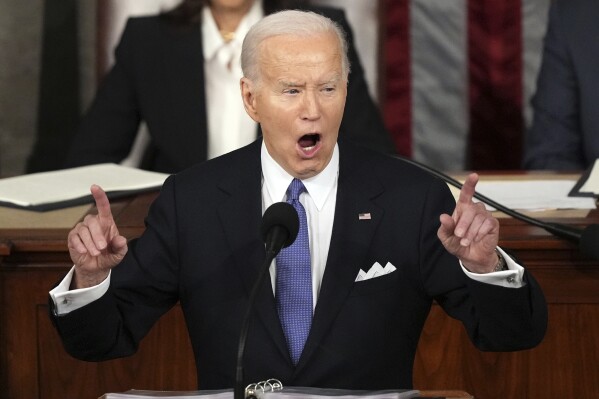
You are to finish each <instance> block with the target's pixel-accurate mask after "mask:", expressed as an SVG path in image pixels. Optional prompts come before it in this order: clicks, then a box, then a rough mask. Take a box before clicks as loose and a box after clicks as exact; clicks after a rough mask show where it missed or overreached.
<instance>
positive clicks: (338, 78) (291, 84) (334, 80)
mask: <svg viewBox="0 0 599 399" xmlns="http://www.w3.org/2000/svg"><path fill="white" fill-rule="evenodd" d="M340 81H341V76H340V75H339V74H335V75H334V76H333V77H332V78H331V79H328V80H325V81H321V82H319V83H318V86H323V85H327V84H331V83H339V82H340ZM279 86H281V87H306V82H301V83H300V82H294V81H287V80H279Z"/></svg>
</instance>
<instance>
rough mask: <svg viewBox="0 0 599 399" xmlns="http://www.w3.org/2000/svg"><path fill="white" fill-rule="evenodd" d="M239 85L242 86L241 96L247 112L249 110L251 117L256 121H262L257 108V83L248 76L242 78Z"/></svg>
mask: <svg viewBox="0 0 599 399" xmlns="http://www.w3.org/2000/svg"><path fill="white" fill-rule="evenodd" d="M239 85H240V88H241V98H242V100H243V107H244V108H245V112H247V113H248V115H249V116H250V118H252V119H253V120H254V121H255V122H257V123H260V117H259V116H258V111H257V110H256V91H257V88H256V85H255V84H254V82H252V81H251V80H249V79H248V78H246V77H243V78H241V80H240V81H239Z"/></svg>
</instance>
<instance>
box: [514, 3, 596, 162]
mask: <svg viewBox="0 0 599 399" xmlns="http://www.w3.org/2000/svg"><path fill="white" fill-rule="evenodd" d="M598 104H599V1H597V0H563V1H562V0H557V1H554V2H553V4H552V6H551V8H550V11H549V25H548V28H547V34H546V37H545V48H544V51H543V60H542V64H541V70H540V73H539V78H538V82H537V89H536V93H535V95H534V97H533V101H532V105H533V109H534V120H533V125H532V128H531V129H530V131H529V132H528V137H527V138H526V146H525V156H524V167H525V168H527V169H554V170H581V169H586V168H587V167H588V166H589V165H591V164H592V163H593V162H594V161H595V159H596V158H599V105H598Z"/></svg>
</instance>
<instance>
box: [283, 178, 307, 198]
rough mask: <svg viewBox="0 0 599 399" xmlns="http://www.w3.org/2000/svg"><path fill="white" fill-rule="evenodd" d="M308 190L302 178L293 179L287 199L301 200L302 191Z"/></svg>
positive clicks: (288, 189)
mask: <svg viewBox="0 0 599 399" xmlns="http://www.w3.org/2000/svg"><path fill="white" fill-rule="evenodd" d="M304 191H306V187H304V183H302V181H301V180H300V179H293V180H292V181H291V184H289V187H288V188H287V200H288V201H297V200H299V196H300V194H301V193H303V192H304Z"/></svg>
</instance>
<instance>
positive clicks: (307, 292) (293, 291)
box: [276, 179, 312, 364]
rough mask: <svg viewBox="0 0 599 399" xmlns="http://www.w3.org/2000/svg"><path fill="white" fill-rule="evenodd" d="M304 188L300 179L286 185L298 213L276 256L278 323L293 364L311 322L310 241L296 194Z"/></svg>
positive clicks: (289, 197)
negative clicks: (293, 231) (295, 228)
mask: <svg viewBox="0 0 599 399" xmlns="http://www.w3.org/2000/svg"><path fill="white" fill-rule="evenodd" d="M304 191H306V188H305V187H304V185H303V183H302V182H301V180H298V179H293V181H292V182H291V184H290V185H289V188H288V189H287V202H288V203H290V204H291V205H292V206H293V207H294V208H295V210H296V211H297V215H298V217H299V232H298V234H297V238H296V239H295V242H294V243H293V244H291V245H290V246H289V247H287V248H283V249H282V250H281V252H280V253H279V255H278V256H277V282H276V301H277V311H278V312H279V319H280V320H281V326H282V327H283V331H284V332H285V338H286V339H287V347H288V348H289V354H290V355H291V360H292V361H293V364H297V362H298V361H299V358H300V355H301V354H302V350H303V349H304V344H305V343H306V339H307V338H308V333H309V332H310V326H311V324H312V276H311V268H310V241H309V238H308V220H307V218H306V210H305V209H304V207H303V206H302V204H301V203H300V202H299V195H300V194H301V193H302V192H304Z"/></svg>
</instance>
